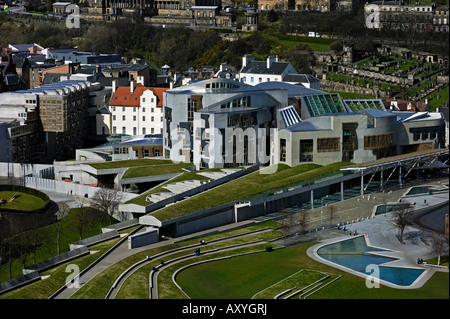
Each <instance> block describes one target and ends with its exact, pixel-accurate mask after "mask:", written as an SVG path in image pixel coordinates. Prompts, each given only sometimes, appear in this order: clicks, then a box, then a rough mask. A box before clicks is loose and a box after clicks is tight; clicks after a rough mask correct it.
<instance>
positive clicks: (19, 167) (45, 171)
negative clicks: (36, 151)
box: [0, 162, 54, 177]
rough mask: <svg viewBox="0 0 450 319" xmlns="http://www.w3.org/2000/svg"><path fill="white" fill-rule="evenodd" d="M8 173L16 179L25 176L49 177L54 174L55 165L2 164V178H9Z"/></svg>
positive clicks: (0, 164)
mask: <svg viewBox="0 0 450 319" xmlns="http://www.w3.org/2000/svg"><path fill="white" fill-rule="evenodd" d="M8 173H9V174H10V176H14V177H23V175H24V174H25V175H33V176H37V177H47V176H49V175H50V176H53V174H54V173H53V165H44V164H20V163H7V162H0V177H7V176H8Z"/></svg>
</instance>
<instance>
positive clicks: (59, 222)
mask: <svg viewBox="0 0 450 319" xmlns="http://www.w3.org/2000/svg"><path fill="white" fill-rule="evenodd" d="M69 212H70V207H69V205H67V204H66V203H61V204H58V211H57V212H56V213H55V218H56V222H55V223H54V224H53V230H54V231H55V234H56V255H59V254H60V252H61V232H62V228H63V225H64V217H66V216H67V215H68V214H69Z"/></svg>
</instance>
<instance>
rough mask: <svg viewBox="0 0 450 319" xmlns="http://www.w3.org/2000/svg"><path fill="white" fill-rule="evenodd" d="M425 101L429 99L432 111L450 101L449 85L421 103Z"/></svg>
mask: <svg viewBox="0 0 450 319" xmlns="http://www.w3.org/2000/svg"><path fill="white" fill-rule="evenodd" d="M425 99H428V102H429V104H430V111H433V110H434V109H436V108H437V107H439V106H441V105H442V104H444V103H445V102H448V101H449V86H448V85H447V86H445V87H444V88H442V89H441V90H439V91H438V92H433V93H431V94H430V95H428V96H426V97H425V98H423V99H422V100H421V102H425Z"/></svg>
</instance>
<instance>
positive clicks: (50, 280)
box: [0, 238, 120, 299]
mask: <svg viewBox="0 0 450 319" xmlns="http://www.w3.org/2000/svg"><path fill="white" fill-rule="evenodd" d="M119 240H120V239H119V238H117V239H113V240H110V241H108V242H105V243H102V244H99V245H95V246H93V247H91V251H96V252H95V253H93V254H89V255H85V256H83V257H80V258H77V259H75V260H71V261H70V262H68V263H65V264H63V265H60V266H58V267H55V268H52V269H50V270H48V271H45V272H43V273H42V274H41V275H42V276H50V277H47V278H45V279H43V280H39V281H36V282H34V283H32V284H29V285H26V286H24V287H22V288H19V289H17V290H14V291H12V292H10V293H7V294H5V295H2V296H0V299H48V298H49V297H50V296H51V295H52V294H53V293H54V292H55V291H57V290H58V289H59V288H61V287H62V286H64V285H65V283H66V280H67V278H68V276H71V275H73V271H67V272H66V267H67V265H69V264H72V265H77V266H78V267H79V269H80V271H82V270H83V269H85V268H86V267H87V266H89V265H90V264H92V263H93V262H94V261H95V260H96V259H97V258H99V257H100V256H101V255H102V254H103V253H105V252H106V251H107V250H108V249H109V248H110V247H112V246H113V245H114V244H115V243H116V242H117V241H119ZM71 278H72V277H71Z"/></svg>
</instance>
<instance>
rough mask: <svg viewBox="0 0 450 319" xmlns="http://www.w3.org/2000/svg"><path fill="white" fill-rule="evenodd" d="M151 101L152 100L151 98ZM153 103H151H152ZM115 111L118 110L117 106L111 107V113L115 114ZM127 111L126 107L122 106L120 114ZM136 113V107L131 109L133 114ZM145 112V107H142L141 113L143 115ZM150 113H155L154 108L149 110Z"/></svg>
mask: <svg viewBox="0 0 450 319" xmlns="http://www.w3.org/2000/svg"><path fill="white" fill-rule="evenodd" d="M152 100H153V98H152ZM152 102H153V101H152ZM116 110H119V106H117V107H116V106H111V112H116ZM126 110H127V106H122V112H125V111H126ZM136 111H137V107H135V106H134V107H133V112H136ZM145 111H146V109H145V107H142V112H144V113H145ZM150 112H151V113H154V112H155V108H154V107H151V108H150Z"/></svg>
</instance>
